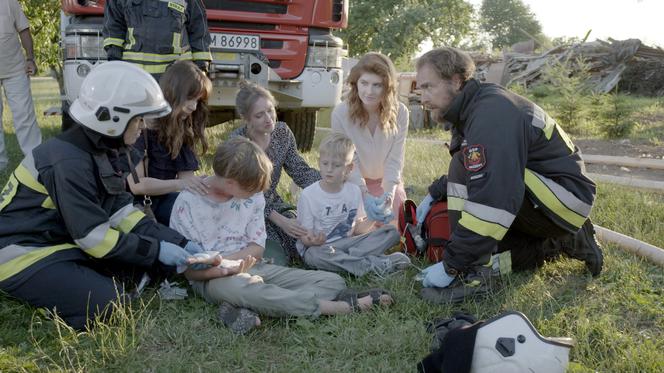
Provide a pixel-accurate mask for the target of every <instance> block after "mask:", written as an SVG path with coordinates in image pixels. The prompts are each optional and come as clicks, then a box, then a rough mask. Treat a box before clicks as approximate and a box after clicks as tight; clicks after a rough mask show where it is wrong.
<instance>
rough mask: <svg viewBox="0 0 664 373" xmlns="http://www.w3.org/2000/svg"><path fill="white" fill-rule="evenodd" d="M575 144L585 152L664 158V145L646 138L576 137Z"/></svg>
mask: <svg viewBox="0 0 664 373" xmlns="http://www.w3.org/2000/svg"><path fill="white" fill-rule="evenodd" d="M574 144H576V146H578V147H579V149H581V153H585V154H596V155H613V156H625V157H633V158H654V159H664V146H654V145H652V144H650V143H649V142H647V141H646V140H643V141H637V140H634V141H632V140H596V139H575V140H574Z"/></svg>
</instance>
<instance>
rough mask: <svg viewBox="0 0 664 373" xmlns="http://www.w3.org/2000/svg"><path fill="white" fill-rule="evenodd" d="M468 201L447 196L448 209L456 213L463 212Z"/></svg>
mask: <svg viewBox="0 0 664 373" xmlns="http://www.w3.org/2000/svg"><path fill="white" fill-rule="evenodd" d="M465 203H466V200H465V199H463V198H458V197H450V196H447V209H448V210H454V211H463V206H464V204H465Z"/></svg>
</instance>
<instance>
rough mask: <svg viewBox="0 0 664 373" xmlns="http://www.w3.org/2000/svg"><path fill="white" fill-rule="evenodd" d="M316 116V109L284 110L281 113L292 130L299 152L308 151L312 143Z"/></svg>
mask: <svg viewBox="0 0 664 373" xmlns="http://www.w3.org/2000/svg"><path fill="white" fill-rule="evenodd" d="M317 116H318V110H317V109H302V110H285V111H283V112H282V113H281V118H282V120H283V121H284V122H286V124H288V127H290V129H291V131H293V134H294V135H295V141H296V142H297V148H298V150H300V151H301V152H308V151H309V150H311V146H312V145H313V144H314V135H315V134H316V119H317Z"/></svg>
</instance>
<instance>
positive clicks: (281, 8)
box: [203, 0, 288, 14]
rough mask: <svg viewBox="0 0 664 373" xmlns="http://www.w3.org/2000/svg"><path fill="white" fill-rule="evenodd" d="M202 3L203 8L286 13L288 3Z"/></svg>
mask: <svg viewBox="0 0 664 373" xmlns="http://www.w3.org/2000/svg"><path fill="white" fill-rule="evenodd" d="M203 3H204V4H205V8H207V9H215V10H231V11H237V12H255V13H269V14H286V13H288V5H286V4H268V3H253V2H249V1H245V0H203Z"/></svg>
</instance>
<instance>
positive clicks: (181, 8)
mask: <svg viewBox="0 0 664 373" xmlns="http://www.w3.org/2000/svg"><path fill="white" fill-rule="evenodd" d="M168 7H169V8H171V9H173V10H175V11H178V12H180V13H184V6H183V5H182V4H178V3H174V2H171V1H169V2H168Z"/></svg>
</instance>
